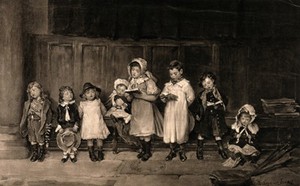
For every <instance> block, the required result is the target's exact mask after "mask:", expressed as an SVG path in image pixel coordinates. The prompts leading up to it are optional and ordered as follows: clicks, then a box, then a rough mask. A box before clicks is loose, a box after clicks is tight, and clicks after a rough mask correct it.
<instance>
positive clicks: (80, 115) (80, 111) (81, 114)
mask: <svg viewBox="0 0 300 186" xmlns="http://www.w3.org/2000/svg"><path fill="white" fill-rule="evenodd" d="M78 113H79V118H82V116H83V109H82V102H80V103H79V107H78Z"/></svg>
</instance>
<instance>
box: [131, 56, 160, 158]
mask: <svg viewBox="0 0 300 186" xmlns="http://www.w3.org/2000/svg"><path fill="white" fill-rule="evenodd" d="M146 72H147V61H146V60H144V59H142V58H135V59H133V60H132V61H131V62H130V63H129V64H128V73H129V76H130V77H129V89H137V90H138V91H139V92H138V93H132V95H133V100H132V104H131V114H132V117H131V123H130V125H131V126H130V132H129V133H130V135H133V136H136V137H138V138H139V139H140V142H141V145H142V149H141V152H140V153H139V154H138V155H137V157H138V158H140V159H141V160H142V161H147V160H148V159H149V158H150V157H151V156H152V153H151V136H152V135H153V134H156V135H158V136H162V116H161V114H160V112H159V110H158V109H157V107H156V105H154V103H153V102H154V101H155V100H156V99H157V97H158V95H159V93H160V90H159V88H158V87H157V86H156V83H155V82H154V80H153V79H152V78H149V77H148V76H147V75H146V74H147V73H146Z"/></svg>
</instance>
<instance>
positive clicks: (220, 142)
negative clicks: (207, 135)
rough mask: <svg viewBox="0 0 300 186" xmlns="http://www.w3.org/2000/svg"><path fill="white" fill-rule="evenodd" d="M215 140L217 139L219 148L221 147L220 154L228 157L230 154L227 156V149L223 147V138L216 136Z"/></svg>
mask: <svg viewBox="0 0 300 186" xmlns="http://www.w3.org/2000/svg"><path fill="white" fill-rule="evenodd" d="M215 140H216V142H217V145H218V148H219V154H220V155H221V157H222V158H223V159H227V158H228V156H227V154H226V152H225V149H224V147H223V142H222V138H221V137H220V136H215Z"/></svg>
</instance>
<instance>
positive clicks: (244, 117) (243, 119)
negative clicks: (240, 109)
mask: <svg viewBox="0 0 300 186" xmlns="http://www.w3.org/2000/svg"><path fill="white" fill-rule="evenodd" d="M250 121H251V116H250V115H249V114H242V115H241V117H240V122H241V123H242V125H244V126H247V125H249V124H250Z"/></svg>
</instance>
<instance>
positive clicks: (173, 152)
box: [166, 144, 176, 161]
mask: <svg viewBox="0 0 300 186" xmlns="http://www.w3.org/2000/svg"><path fill="white" fill-rule="evenodd" d="M175 157H176V151H175V146H174V145H173V144H170V153H169V154H168V156H167V157H166V161H170V160H172V159H173V158H175Z"/></svg>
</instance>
